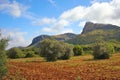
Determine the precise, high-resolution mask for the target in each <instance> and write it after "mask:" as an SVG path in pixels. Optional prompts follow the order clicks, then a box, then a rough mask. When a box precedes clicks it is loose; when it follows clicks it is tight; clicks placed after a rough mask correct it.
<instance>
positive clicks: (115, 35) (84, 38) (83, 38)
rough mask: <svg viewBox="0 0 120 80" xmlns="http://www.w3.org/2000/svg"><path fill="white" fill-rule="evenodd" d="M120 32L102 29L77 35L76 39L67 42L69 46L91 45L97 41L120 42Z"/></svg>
mask: <svg viewBox="0 0 120 80" xmlns="http://www.w3.org/2000/svg"><path fill="white" fill-rule="evenodd" d="M119 33H120V30H114V29H111V30H102V29H96V30H93V31H90V32H87V33H84V34H81V35H78V36H77V37H75V38H73V39H70V40H68V41H67V42H68V43H71V44H81V45H86V44H92V43H95V42H97V40H103V41H111V40H113V39H114V40H116V41H118V42H120V34H119Z"/></svg>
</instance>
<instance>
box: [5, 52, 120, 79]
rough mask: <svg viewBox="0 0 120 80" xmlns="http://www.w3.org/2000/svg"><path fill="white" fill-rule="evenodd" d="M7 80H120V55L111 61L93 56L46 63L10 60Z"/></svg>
mask: <svg viewBox="0 0 120 80" xmlns="http://www.w3.org/2000/svg"><path fill="white" fill-rule="evenodd" d="M8 68H9V70H8V76H6V77H5V80H120V53H116V54H114V55H112V57H111V58H110V59H106V60H93V58H92V56H91V55H85V56H79V57H73V58H71V59H70V60H60V61H56V62H45V61H44V60H43V59H41V58H31V59H15V60H8Z"/></svg>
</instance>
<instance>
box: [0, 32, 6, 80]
mask: <svg viewBox="0 0 120 80" xmlns="http://www.w3.org/2000/svg"><path fill="white" fill-rule="evenodd" d="M7 42H8V40H7V39H2V38H1V33H0V80H2V79H3V77H4V76H5V75H6V74H7V65H6V63H7V61H6V53H5V48H6V46H7Z"/></svg>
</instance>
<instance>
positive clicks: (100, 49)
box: [93, 42, 110, 59]
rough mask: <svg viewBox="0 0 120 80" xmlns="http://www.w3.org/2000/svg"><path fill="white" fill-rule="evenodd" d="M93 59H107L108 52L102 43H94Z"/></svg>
mask: <svg viewBox="0 0 120 80" xmlns="http://www.w3.org/2000/svg"><path fill="white" fill-rule="evenodd" d="M93 56H94V59H109V57H110V53H109V52H108V50H107V48H106V46H105V44H104V43H101V42H99V43H96V44H95V46H94V48H93Z"/></svg>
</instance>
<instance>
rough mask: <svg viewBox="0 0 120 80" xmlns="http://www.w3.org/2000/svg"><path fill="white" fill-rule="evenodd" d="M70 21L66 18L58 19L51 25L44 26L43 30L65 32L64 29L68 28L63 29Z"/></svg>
mask: <svg viewBox="0 0 120 80" xmlns="http://www.w3.org/2000/svg"><path fill="white" fill-rule="evenodd" d="M69 24H70V23H69V22H68V21H67V20H64V19H63V20H58V21H57V22H55V23H54V24H52V27H44V28H43V31H45V32H50V33H55V34H56V33H60V32H65V31H67V32H68V31H70V32H71V30H70V29H67V30H64V27H65V26H68V25H69Z"/></svg>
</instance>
